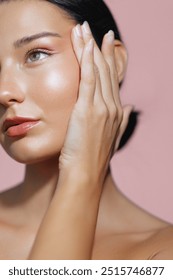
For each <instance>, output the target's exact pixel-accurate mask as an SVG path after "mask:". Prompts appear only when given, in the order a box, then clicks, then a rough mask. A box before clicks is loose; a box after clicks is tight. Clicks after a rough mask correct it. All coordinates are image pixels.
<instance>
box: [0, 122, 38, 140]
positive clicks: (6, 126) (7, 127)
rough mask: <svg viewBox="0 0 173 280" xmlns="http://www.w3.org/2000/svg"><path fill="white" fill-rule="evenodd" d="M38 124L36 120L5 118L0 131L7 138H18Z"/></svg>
mask: <svg viewBox="0 0 173 280" xmlns="http://www.w3.org/2000/svg"><path fill="white" fill-rule="evenodd" d="M38 122H39V120H38V119H32V118H25V117H14V118H7V119H6V120H5V121H4V123H3V126H2V130H3V132H4V133H6V134H7V135H8V136H11V137H15V136H20V135H23V134H26V132H27V131H28V130H29V129H30V128H32V127H33V126H34V125H35V124H37V123H38ZM13 127H14V128H13Z"/></svg>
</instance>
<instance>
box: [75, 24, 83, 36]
mask: <svg viewBox="0 0 173 280" xmlns="http://www.w3.org/2000/svg"><path fill="white" fill-rule="evenodd" d="M75 32H76V35H77V36H78V37H80V38H82V30H81V26H80V24H77V25H76V26H75Z"/></svg>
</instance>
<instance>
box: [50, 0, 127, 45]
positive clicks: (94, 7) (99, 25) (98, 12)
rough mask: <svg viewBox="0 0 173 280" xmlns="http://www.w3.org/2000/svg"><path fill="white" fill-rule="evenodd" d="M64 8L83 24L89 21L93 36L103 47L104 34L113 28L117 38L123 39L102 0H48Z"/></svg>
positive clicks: (71, 16)
mask: <svg viewBox="0 0 173 280" xmlns="http://www.w3.org/2000/svg"><path fill="white" fill-rule="evenodd" d="M46 1H47V2H50V3H52V4H54V5H57V6H58V7H59V8H61V9H62V10H64V11H65V12H66V13H67V14H68V15H69V16H70V18H72V19H73V20H75V21H76V22H77V23H80V24H82V23H83V22H84V21H88V23H89V25H90V27H91V30H92V33H93V36H94V38H95V40H96V42H97V44H98V46H99V47H101V44H102V40H103V36H104V35H105V34H106V33H107V32H108V31H109V30H113V31H114V33H115V38H116V39H118V40H120V41H122V39H121V35H120V32H119V30H118V26H117V24H116V22H115V20H114V18H113V16H112V14H111V12H110V10H109V9H108V7H107V6H106V4H105V3H104V1H102V0H46Z"/></svg>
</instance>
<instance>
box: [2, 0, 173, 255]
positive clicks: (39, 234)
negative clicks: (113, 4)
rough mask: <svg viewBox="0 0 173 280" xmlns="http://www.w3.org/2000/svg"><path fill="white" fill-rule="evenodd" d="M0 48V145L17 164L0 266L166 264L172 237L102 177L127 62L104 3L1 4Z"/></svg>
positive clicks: (121, 119)
mask: <svg viewBox="0 0 173 280" xmlns="http://www.w3.org/2000/svg"><path fill="white" fill-rule="evenodd" d="M14 11H15V13H14ZM86 20H87V21H88V22H89V24H88V23H87V22H86ZM83 22H84V23H83ZM89 25H90V26H91V29H92V32H93V35H94V37H95V40H96V42H97V44H98V46H99V47H100V49H101V50H100V49H99V48H98V47H97V44H96V43H95V42H94V38H93V35H92V32H91V30H90V27H89ZM4 27H5V28H4ZM103 27H104V29H103ZM112 29H113V31H114V32H113V31H112ZM114 33H115V38H114ZM0 38H1V47H0V66H1V72H0V141H1V144H2V146H3V147H4V149H5V150H6V152H7V153H8V154H9V155H10V156H11V157H12V158H14V159H15V160H17V161H19V162H22V163H25V164H26V172H25V178H24V181H23V182H22V183H21V184H20V185H18V186H16V187H15V188H13V189H11V190H9V191H6V192H4V193H2V194H1V200H0V210H1V211H0V232H1V239H0V244H1V250H0V257H1V259H27V258H29V259H167V258H168V259H169V258H172V257H173V250H172V249H171V247H172V243H173V241H172V233H173V229H172V227H171V226H170V225H168V224H166V223H165V222H163V221H160V220H158V219H156V218H155V217H153V216H150V215H149V214H147V213H145V212H144V211H142V210H141V209H140V208H138V207H137V206H135V205H133V204H132V203H131V202H130V201H128V200H127V199H126V198H125V197H124V196H123V195H122V194H121V193H120V192H119V191H118V189H117V188H116V186H115V183H114V182H113V180H112V177H111V173H110V170H109V162H110V159H111V157H112V155H113V154H114V152H115V151H116V149H117V148H118V146H119V142H120V140H121V137H122V135H123V133H124V131H125V129H126V127H127V124H128V118H129V115H130V113H131V111H132V106H125V107H122V105H121V101H120V98H119V90H118V88H119V84H120V83H121V82H122V80H123V78H124V73H125V69H126V62H127V54H126V50H125V47H124V45H123V43H122V42H121V39H120V36H119V34H118V30H117V28H116V25H115V24H114V23H113V19H112V17H111V15H110V13H109V11H108V9H107V8H106V6H105V4H104V3H103V1H100V0H99V1H98V0H95V1H94V0H88V1H74V0H73V1H72V0H71V1H69V0H68V1H39V0H24V1H19V0H15V1H12V0H11V1H0Z"/></svg>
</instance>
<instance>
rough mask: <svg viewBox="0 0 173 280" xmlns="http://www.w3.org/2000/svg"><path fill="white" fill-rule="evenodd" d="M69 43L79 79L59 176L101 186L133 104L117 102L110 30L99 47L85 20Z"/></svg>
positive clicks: (61, 156) (117, 95)
mask: <svg viewBox="0 0 173 280" xmlns="http://www.w3.org/2000/svg"><path fill="white" fill-rule="evenodd" d="M72 43H73V48H74V51H75V54H76V57H77V59H78V62H79V64H80V67H81V81H80V85H79V96H78V100H77V102H76V104H75V107H74V110H73V112H72V115H71V118H70V121H69V126H68V130H67V135H66V139H65V142H64V146H63V148H62V151H61V155H60V158H59V167H60V178H64V179H65V178H67V177H70V178H71V179H72V178H77V179H79V180H80V179H82V180H83V179H84V180H86V181H88V183H93V184H95V185H99V186H101V185H103V182H104V179H105V176H106V173H107V170H108V166H109V162H110V159H111V156H112V154H113V153H114V152H115V150H116V149H117V148H118V145H119V142H120V140H121V137H122V135H123V133H124V131H125V129H126V126H127V123H128V118H129V115H130V113H131V111H132V106H126V107H124V108H123V107H122V105H121V102H120V98H119V81H118V75H117V70H116V63H115V57H114V34H113V32H112V31H110V32H108V34H106V35H105V36H104V39H103V44H102V50H101V51H100V50H99V48H98V47H97V45H96V43H95V41H94V38H93V36H92V33H91V31H90V28H89V25H88V24H87V23H86V22H85V23H84V24H83V26H80V25H77V26H76V27H75V28H74V29H73V31H72Z"/></svg>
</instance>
